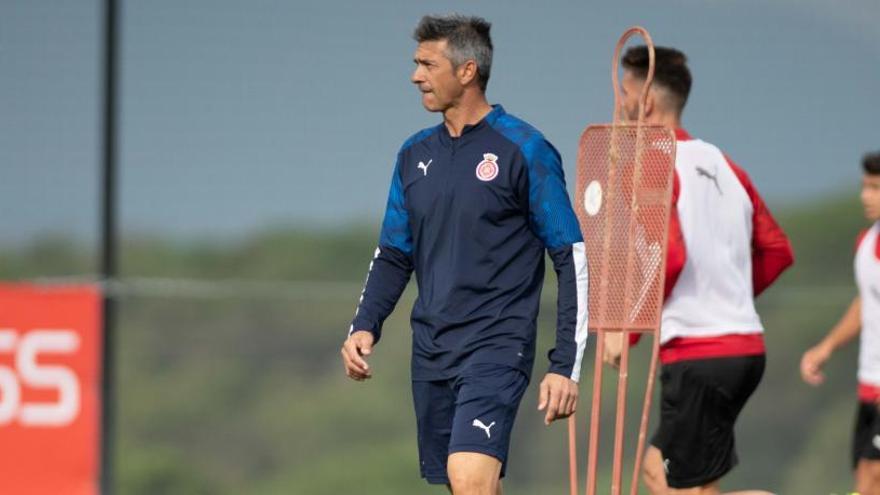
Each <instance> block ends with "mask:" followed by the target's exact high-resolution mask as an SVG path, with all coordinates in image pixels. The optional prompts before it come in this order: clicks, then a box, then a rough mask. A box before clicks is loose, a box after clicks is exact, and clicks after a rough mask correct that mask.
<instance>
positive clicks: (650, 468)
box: [642, 445, 880, 495]
mask: <svg viewBox="0 0 880 495" xmlns="http://www.w3.org/2000/svg"><path fill="white" fill-rule="evenodd" d="M878 464H880V462H878ZM642 472H643V475H644V480H645V486H646V487H647V488H648V491H650V492H651V495H722V494H721V488H720V486H719V482H718V481H715V482H712V483H709V484H708V485H703V486H698V487H695V488H687V489H683V490H677V489H675V488H669V486H668V485H667V484H666V471H665V470H664V469H663V454H662V453H661V452H660V450H659V449H658V448H657V447H654V446H653V445H652V446H650V447H648V450H647V452H645V462H644V465H643V468H642ZM861 493H862V495H865V494H866V493H869V492H861ZM724 495H773V494H772V493H770V492H766V491H763V490H745V491H739V492H727V493H725V494H724ZM871 495H874V494H873V493H871ZM876 495H880V493H877V494H876Z"/></svg>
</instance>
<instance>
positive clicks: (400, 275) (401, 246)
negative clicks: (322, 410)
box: [341, 156, 413, 381]
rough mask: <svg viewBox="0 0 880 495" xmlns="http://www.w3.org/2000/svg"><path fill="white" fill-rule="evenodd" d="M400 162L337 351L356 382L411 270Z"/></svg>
mask: <svg viewBox="0 0 880 495" xmlns="http://www.w3.org/2000/svg"><path fill="white" fill-rule="evenodd" d="M400 160H401V158H400V156H398V160H397V165H396V166H395V168H394V176H393V177H392V179H391V190H390V192H389V193H388V205H387V207H386V209H385V218H384V220H383V221H382V232H381V234H380V235H379V247H378V248H376V252H375V254H374V256H373V260H372V261H371V262H370V270H369V272H368V273H367V281H366V283H365V284H364V290H363V293H362V294H361V298H360V301H359V302H358V306H357V310H356V312H355V316H354V319H353V320H352V322H351V327H350V328H349V333H348V338H347V339H346V340H345V342H344V343H343V345H342V350H341V354H342V362H343V365H344V366H345V372H346V374H347V375H348V376H349V377H351V378H352V379H354V380H358V381H360V380H364V379H367V378H370V377H371V376H372V372H371V371H370V367H369V364H368V363H367V361H366V359H365V357H366V356H368V355H369V354H370V353H371V352H372V349H373V345H375V344H376V342H378V341H379V338H380V337H381V336H382V324H383V323H384V322H385V319H386V318H388V316H389V315H390V314H391V312H392V311H394V306H395V305H396V304H397V301H398V300H399V299H400V295H401V294H402V293H403V290H404V289H405V288H406V284H407V283H408V282H409V278H410V275H411V274H412V271H413V264H412V233H411V231H410V227H409V216H408V214H407V212H406V209H405V207H404V198H403V184H402V180H401V177H400Z"/></svg>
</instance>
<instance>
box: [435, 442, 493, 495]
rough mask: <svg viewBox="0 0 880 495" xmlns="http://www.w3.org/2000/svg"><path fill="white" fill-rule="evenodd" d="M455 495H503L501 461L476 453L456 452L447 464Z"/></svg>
mask: <svg viewBox="0 0 880 495" xmlns="http://www.w3.org/2000/svg"><path fill="white" fill-rule="evenodd" d="M446 471H447V474H448V475H449V483H450V491H451V492H452V493H453V495H501V481H500V477H501V461H499V460H498V459H496V458H494V457H492V456H489V455H486V454H479V453H476V452H455V453H454V454H450V455H449V459H448V461H447V463H446Z"/></svg>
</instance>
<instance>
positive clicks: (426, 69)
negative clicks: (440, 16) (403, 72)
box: [411, 40, 464, 112]
mask: <svg viewBox="0 0 880 495" xmlns="http://www.w3.org/2000/svg"><path fill="white" fill-rule="evenodd" d="M413 61H414V62H415V64H416V69H415V70H414V71H413V73H412V78H411V80H412V82H413V84H415V85H416V86H418V88H419V91H421V92H422V105H424V106H425V109H426V110H428V111H429V112H443V111H445V110H447V109H448V108H450V107H452V106H453V105H454V104H455V102H456V101H457V100H458V98H459V97H460V96H461V94H462V92H463V91H464V87H463V86H462V85H461V82H460V81H459V80H458V77H457V75H456V70H455V68H454V67H453V66H452V62H451V61H450V60H449V59H448V58H446V40H439V41H423V42H422V43H419V46H418V47H417V48H416V53H415V56H414V57H413Z"/></svg>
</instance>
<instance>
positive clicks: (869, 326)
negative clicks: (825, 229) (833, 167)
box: [801, 152, 880, 495]
mask: <svg viewBox="0 0 880 495" xmlns="http://www.w3.org/2000/svg"><path fill="white" fill-rule="evenodd" d="M862 169H863V171H864V175H863V176H862V194H861V200H862V207H863V208H864V211H865V217H866V218H867V219H868V220H869V221H871V222H872V225H871V227H870V228H868V229H866V230H864V231H862V232H861V234H860V235H859V238H858V241H856V256H855V275H856V285H857V286H858V288H859V295H858V296H856V298H855V299H853V302H852V304H850V306H849V309H848V310H847V311H846V313H844V315H843V318H841V319H840V321H839V322H838V323H837V325H835V326H834V328H832V329H831V331H829V332H828V335H826V336H825V338H824V339H822V341H821V342H819V343H818V344H816V345H815V346H814V347H813V348H811V349H810V350H808V351H807V352H805V353H804V357H803V358H802V359H801V376H802V377H803V379H804V381H806V382H807V383H809V384H811V385H819V384H821V383H822V382H823V381H824V380H825V377H824V375H823V374H822V366H823V365H824V364H825V362H826V361H828V359H829V358H830V357H831V354H832V353H833V352H834V351H835V350H836V349H838V348H840V347H841V346H843V345H844V344H846V343H847V342H849V341H851V340H853V339H855V338H856V337H857V336H858V337H859V372H858V377H859V388H858V399H859V406H858V410H857V413H856V425H855V431H854V432H853V452H852V455H853V456H852V462H853V469H854V470H855V482H856V491H857V492H859V493H860V494H861V495H880V412H878V407H880V152H877V153H872V154H868V155H865V157H864V159H863V160H862Z"/></svg>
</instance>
